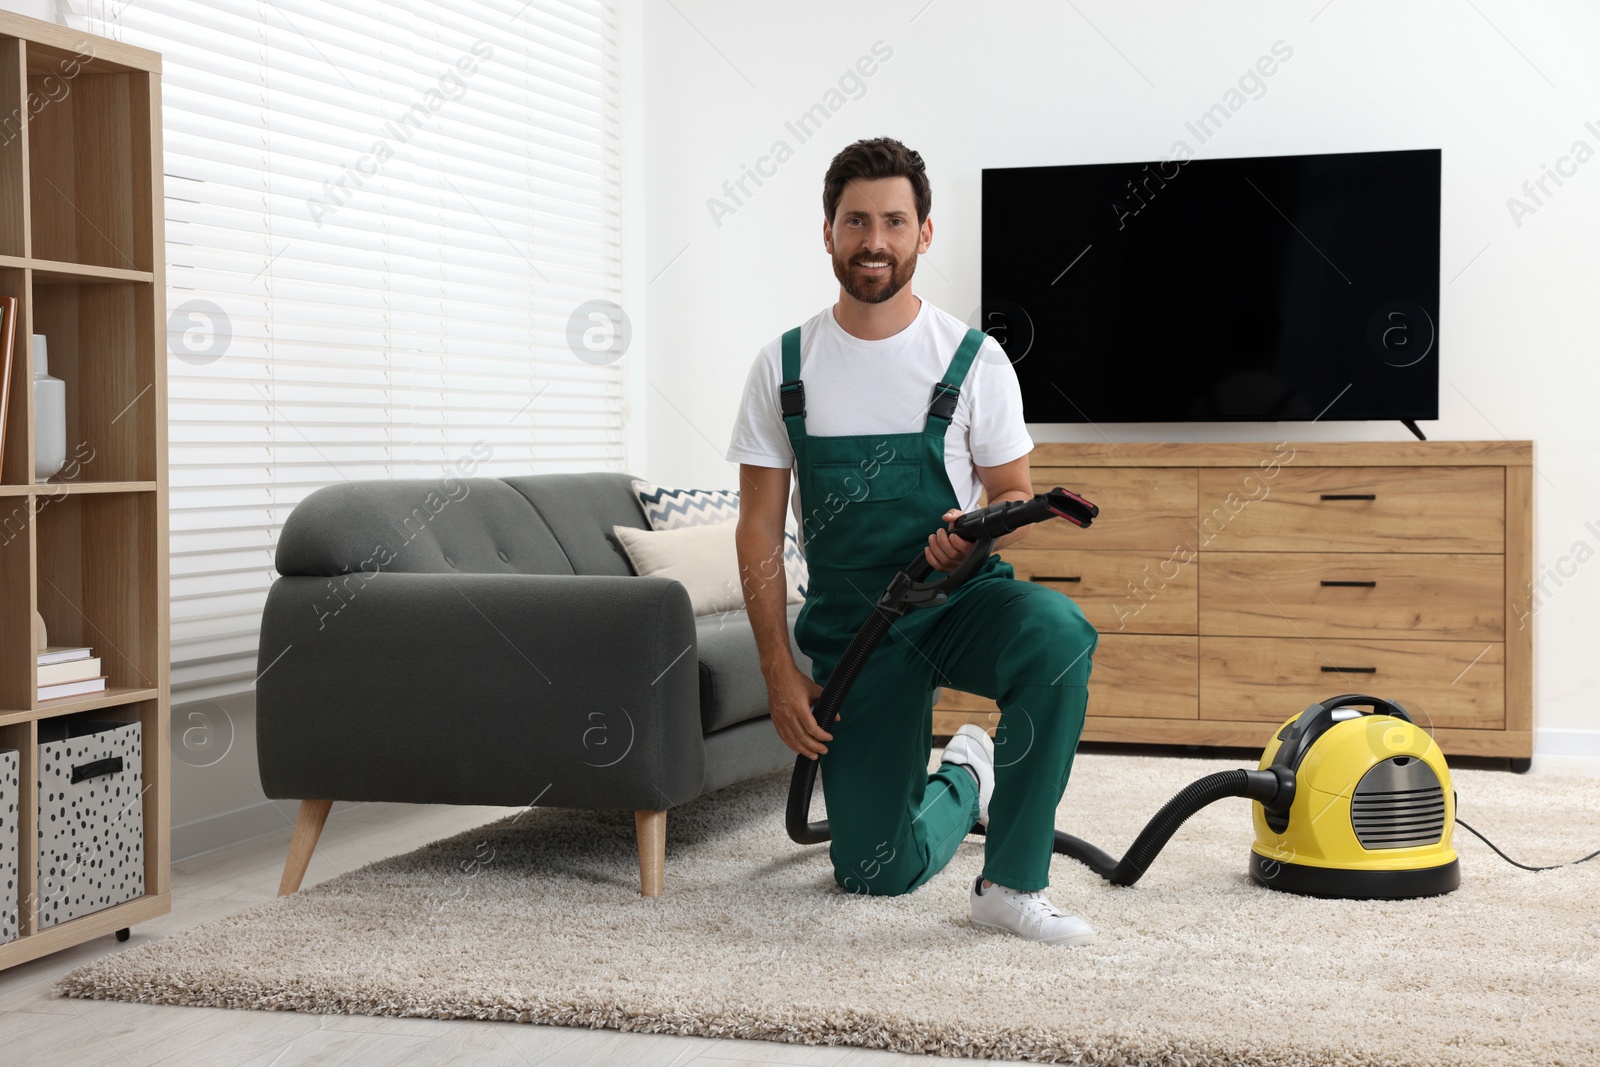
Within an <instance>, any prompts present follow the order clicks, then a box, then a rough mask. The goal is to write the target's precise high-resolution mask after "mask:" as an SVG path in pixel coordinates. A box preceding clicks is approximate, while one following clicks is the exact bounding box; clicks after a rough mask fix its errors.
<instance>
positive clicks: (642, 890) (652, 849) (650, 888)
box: [633, 811, 667, 897]
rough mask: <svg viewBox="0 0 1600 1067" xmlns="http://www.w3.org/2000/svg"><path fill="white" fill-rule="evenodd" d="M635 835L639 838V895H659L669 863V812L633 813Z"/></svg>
mask: <svg viewBox="0 0 1600 1067" xmlns="http://www.w3.org/2000/svg"><path fill="white" fill-rule="evenodd" d="M633 829H634V835H635V836H636V837H637V838H638V839H639V895H640V896H646V897H659V896H660V895H661V892H662V888H663V886H662V883H663V881H664V880H665V873H664V869H665V867H666V865H667V813H666V812H664V811H636V812H634V813H633Z"/></svg>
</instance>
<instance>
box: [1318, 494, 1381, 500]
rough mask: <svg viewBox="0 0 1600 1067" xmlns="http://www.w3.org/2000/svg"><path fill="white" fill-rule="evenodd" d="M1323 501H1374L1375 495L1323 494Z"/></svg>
mask: <svg viewBox="0 0 1600 1067" xmlns="http://www.w3.org/2000/svg"><path fill="white" fill-rule="evenodd" d="M1322 499H1324V500H1376V499H1378V494H1377V493H1323V494H1322Z"/></svg>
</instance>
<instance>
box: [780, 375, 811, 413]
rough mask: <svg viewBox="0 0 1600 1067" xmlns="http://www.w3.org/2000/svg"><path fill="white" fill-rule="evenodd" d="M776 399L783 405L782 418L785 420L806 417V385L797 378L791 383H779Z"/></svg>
mask: <svg viewBox="0 0 1600 1067" xmlns="http://www.w3.org/2000/svg"><path fill="white" fill-rule="evenodd" d="M778 399H779V401H780V403H782V405H783V417H784V418H786V419H789V418H793V417H794V416H796V415H798V416H800V417H801V418H802V419H803V418H805V416H806V383H805V382H803V381H801V380H800V379H799V378H795V379H793V380H792V381H787V382H781V383H780V384H779V385H778Z"/></svg>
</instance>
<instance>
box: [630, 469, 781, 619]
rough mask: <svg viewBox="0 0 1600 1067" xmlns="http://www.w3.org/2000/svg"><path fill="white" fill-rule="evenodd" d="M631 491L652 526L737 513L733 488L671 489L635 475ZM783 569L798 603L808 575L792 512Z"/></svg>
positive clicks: (665, 527) (697, 523)
mask: <svg viewBox="0 0 1600 1067" xmlns="http://www.w3.org/2000/svg"><path fill="white" fill-rule="evenodd" d="M633 491H634V492H635V493H637V494H638V496H639V504H640V506H641V507H643V508H644V516H645V518H646V519H647V520H648V521H649V523H650V529H652V530H678V529H682V528H683V527H685V526H705V525H707V524H709V523H713V522H726V521H728V520H729V519H736V518H738V517H739V492H738V490H736V489H672V488H668V487H667V486H664V485H656V484H655V483H653V482H647V481H645V480H644V479H642V478H635V479H633ZM783 569H784V572H785V575H786V577H787V579H788V586H789V596H788V601H789V603H791V604H798V603H800V602H801V601H802V600H804V599H805V596H806V583H807V582H808V581H809V580H810V575H809V572H808V570H807V568H806V559H805V557H804V556H802V555H801V554H800V531H799V526H798V524H797V523H796V522H795V519H794V514H793V513H792V512H790V513H788V514H786V515H785V516H784V529H783Z"/></svg>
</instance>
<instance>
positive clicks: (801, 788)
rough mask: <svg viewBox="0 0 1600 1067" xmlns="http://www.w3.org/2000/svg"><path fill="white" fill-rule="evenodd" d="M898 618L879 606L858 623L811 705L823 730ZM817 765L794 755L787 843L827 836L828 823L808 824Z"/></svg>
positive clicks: (814, 841) (818, 840)
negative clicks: (874, 650)
mask: <svg viewBox="0 0 1600 1067" xmlns="http://www.w3.org/2000/svg"><path fill="white" fill-rule="evenodd" d="M898 617H899V616H898V615H897V614H896V613H895V612H894V611H893V610H892V609H890V608H886V607H883V606H881V605H880V606H878V607H875V608H873V609H872V614H871V615H869V616H867V621H866V622H864V623H862V625H861V629H859V630H857V631H856V635H855V637H853V638H851V640H850V645H849V647H848V648H846V649H845V651H844V655H843V657H841V658H840V660H839V665H838V666H837V667H835V668H834V671H833V674H832V675H830V676H829V678H828V684H827V685H825V686H823V688H822V693H821V695H819V696H818V697H817V701H816V703H815V704H813V705H812V706H811V714H812V715H813V716H814V717H815V718H816V720H817V725H818V726H820V727H822V729H823V730H828V729H830V728H831V727H832V726H833V720H834V719H836V718H838V717H839V705H840V704H842V703H843V702H844V698H845V695H846V694H848V693H849V692H850V687H851V686H852V685H854V684H855V680H856V675H858V674H860V673H861V668H863V667H865V666H866V665H867V660H868V659H869V658H871V656H872V650H873V649H875V648H877V647H878V642H879V641H882V640H883V636H884V634H886V633H888V632H889V627H890V626H891V625H892V624H893V623H894V620H895V619H896V618H898ZM817 762H818V761H817V760H814V759H812V758H811V757H810V756H796V757H795V759H794V776H793V777H791V778H790V779H789V804H788V807H787V808H786V810H785V812H784V829H785V830H787V831H788V833H789V838H790V840H792V841H795V842H796V843H798V844H802V845H819V844H821V843H822V842H824V841H827V840H829V839H830V836H831V835H830V834H829V832H828V820H826V819H823V820H821V821H820V822H810V821H808V819H809V817H810V815H811V790H812V788H813V787H814V786H815V785H816V780H817Z"/></svg>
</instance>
